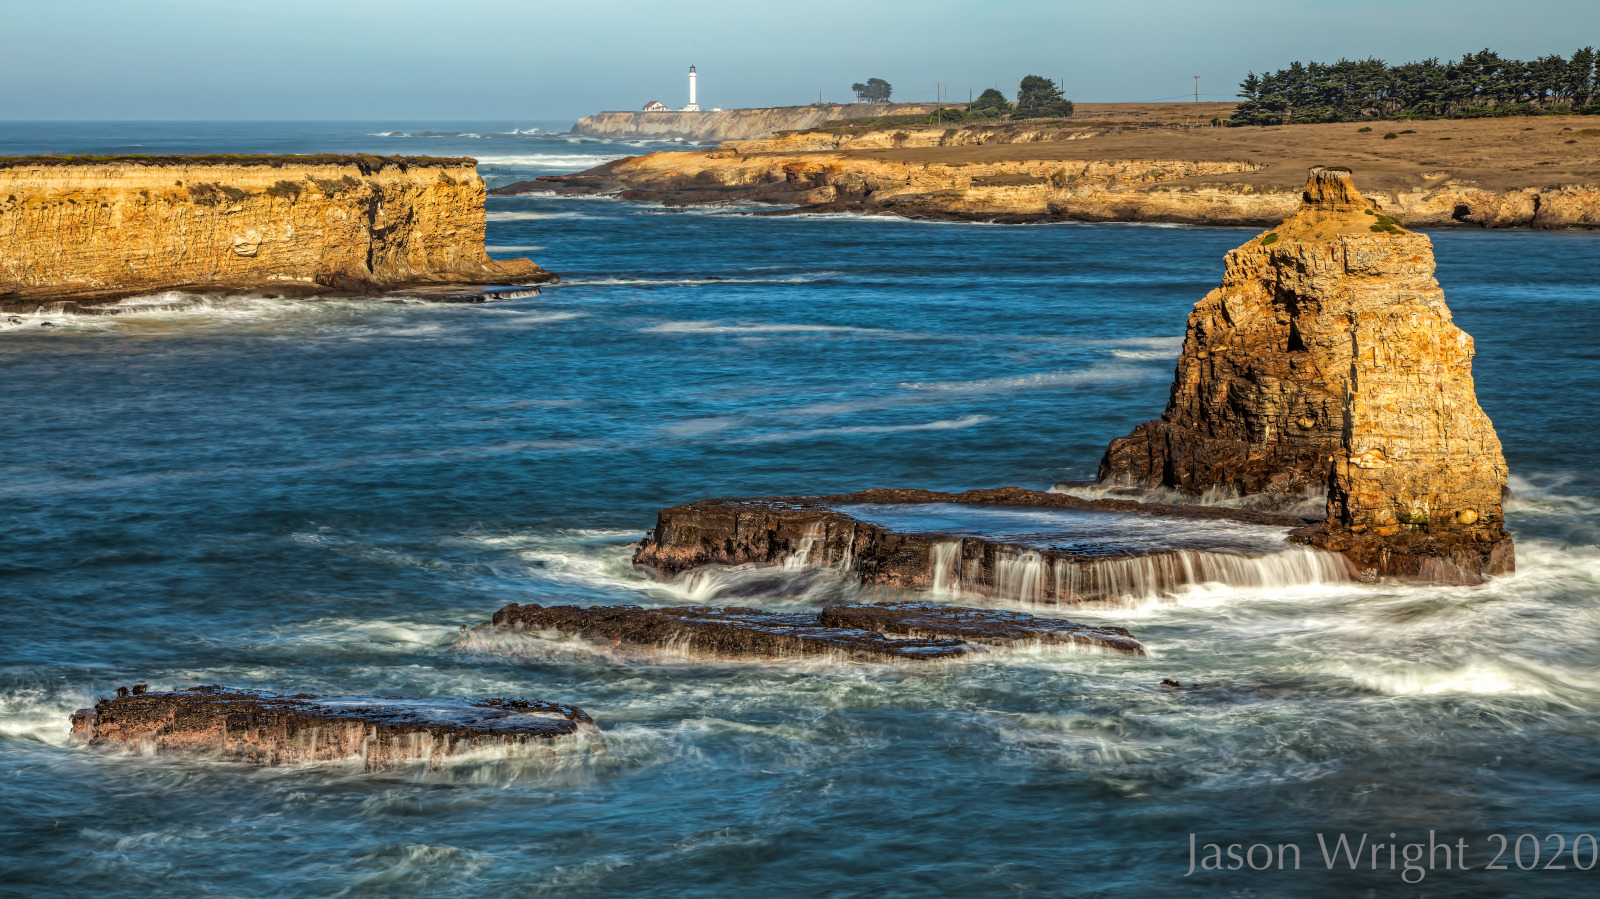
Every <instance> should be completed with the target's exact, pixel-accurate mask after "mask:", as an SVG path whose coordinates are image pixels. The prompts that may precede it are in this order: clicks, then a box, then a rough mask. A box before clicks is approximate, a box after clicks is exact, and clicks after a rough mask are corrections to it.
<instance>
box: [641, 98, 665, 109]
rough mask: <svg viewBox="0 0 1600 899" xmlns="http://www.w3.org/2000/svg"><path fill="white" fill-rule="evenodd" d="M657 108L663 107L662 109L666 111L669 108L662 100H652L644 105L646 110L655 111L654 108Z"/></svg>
mask: <svg viewBox="0 0 1600 899" xmlns="http://www.w3.org/2000/svg"><path fill="white" fill-rule="evenodd" d="M657 106H659V107H661V108H662V109H666V108H667V104H665V103H663V102H661V101H660V100H651V101H650V102H649V103H646V104H645V105H644V108H645V109H653V108H655V107H657Z"/></svg>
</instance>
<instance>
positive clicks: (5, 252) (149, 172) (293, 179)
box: [0, 157, 553, 308]
mask: <svg viewBox="0 0 1600 899" xmlns="http://www.w3.org/2000/svg"><path fill="white" fill-rule="evenodd" d="M226 159H228V161H221V160H219V159H217V158H215V157H213V158H206V157H191V158H186V157H146V158H140V157H124V158H120V159H109V160H106V159H95V158H92V157H78V158H60V157H54V158H53V157H44V158H34V159H30V158H27V157H22V158H16V159H10V160H0V162H3V165H0V304H4V305H8V306H10V307H12V308H17V307H19V306H23V305H27V304H30V303H32V304H37V303H38V302H41V301H47V300H51V299H62V298H74V297H75V298H92V297H96V296H102V295H111V294H116V293H121V294H123V295H126V294H127V293H128V292H132V291H143V290H156V289H163V288H170V287H182V286H190V285H216V286H220V287H229V288H233V287H238V288H245V287H259V286H268V285H295V284H300V285H320V286H323V287H328V288H335V289H341V290H358V291H359V290H366V289H371V288H373V287H375V286H384V285H399V284H417V283H432V282H455V283H518V284H526V283H536V282H539V281H546V280H550V279H551V278H553V276H552V275H550V274H549V273H548V272H545V271H544V270H542V269H540V268H539V266H537V265H536V264H534V263H533V262H531V261H530V260H527V259H516V260H507V261H502V262H497V261H494V260H491V259H489V257H488V255H487V254H486V253H485V251H484V227H485V226H484V205H483V201H484V184H483V180H482V179H481V178H479V177H478V174H477V170H476V167H475V162H474V161H473V160H471V159H449V160H444V159H440V160H433V159H404V158H399V157H389V158H381V157H334V158H318V157H307V158H306V159H307V160H308V161H305V162H301V161H297V159H296V157H271V158H265V157H263V158H252V157H231V158H226Z"/></svg>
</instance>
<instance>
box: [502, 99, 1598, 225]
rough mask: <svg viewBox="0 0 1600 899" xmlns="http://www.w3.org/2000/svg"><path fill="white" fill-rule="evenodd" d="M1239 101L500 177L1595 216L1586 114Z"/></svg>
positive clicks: (722, 149)
mask: <svg viewBox="0 0 1600 899" xmlns="http://www.w3.org/2000/svg"><path fill="white" fill-rule="evenodd" d="M1232 108H1233V107H1232V104H1225V103H1198V104H1184V103H1168V104H1095V103H1083V104H1079V106H1078V112H1077V114H1076V115H1075V116H1073V117H1072V118H1069V119H1060V120H1030V121H1023V122H1007V123H997V124H965V125H961V126H944V125H932V126H914V125H902V126H896V127H872V126H867V125H860V124H853V123H852V122H850V121H848V120H840V121H833V122H829V123H826V124H824V125H820V126H816V127H813V128H810V129H807V130H795V131H787V132H779V133H775V134H773V135H772V136H770V137H768V138H765V139H760V140H743V141H740V140H734V141H727V142H724V143H723V144H721V145H720V146H719V147H717V148H715V149H708V150H702V151H694V152H669V153H654V154H651V155H648V156H640V157H631V158H627V159H622V160H618V161H615V162H612V163H609V164H607V165H603V166H599V167H597V168H594V169H590V170H588V171H586V172H581V173H578V174H574V175H568V176H548V177H545V178H541V179H539V180H538V181H535V182H521V183H519V184H516V185H510V186H508V187H506V188H502V189H499V190H497V191H496V193H505V194H515V193H526V192H533V191H555V192H557V193H590V194H614V195H617V196H620V197H623V198H625V199H635V200H643V201H654V202H661V203H666V204H669V205H682V204H690V203H728V202H735V201H745V202H757V203H768V204H774V205H781V206H786V207H791V209H792V211H805V212H865V213H879V214H891V215H901V216H908V217H913V218H938V219H955V220H970V221H995V222H1019V223H1020V222H1040V221H1063V220H1066V221H1090V222H1167V223H1183V224H1198V225H1246V226H1266V225H1272V224H1275V223H1277V222H1278V221H1281V220H1282V219H1283V218H1285V217H1286V216H1288V215H1291V214H1293V213H1294V212H1295V210H1296V209H1297V208H1298V206H1299V202H1300V189H1301V186H1302V184H1303V182H1304V173H1305V171H1306V170H1307V169H1309V168H1311V167H1312V166H1314V165H1343V166H1346V167H1348V168H1352V169H1356V170H1358V171H1360V172H1361V173H1362V183H1363V188H1364V189H1365V192H1366V194H1367V195H1368V196H1369V197H1371V198H1372V199H1373V200H1374V201H1376V202H1378V203H1381V204H1382V206H1383V208H1384V211H1385V213H1386V214H1388V215H1391V216H1394V217H1397V218H1399V219H1401V220H1403V221H1405V222H1406V223H1407V224H1409V225H1413V226H1421V227H1443V226H1456V227H1481V228H1593V227H1600V127H1593V126H1594V125H1595V124H1596V123H1595V122H1594V120H1593V119H1592V118H1591V117H1587V116H1554V115H1552V116H1537V117H1519V118H1499V119H1454V120H1434V121H1413V122H1398V121H1396V122H1379V123H1377V124H1376V125H1357V124H1351V123H1341V124H1326V125H1289V126H1276V127H1257V126H1251V127H1239V128H1229V127H1216V126H1213V125H1212V124H1210V123H1211V122H1212V120H1213V119H1220V118H1221V117H1225V116H1226V115H1227V114H1228V113H1229V111H1230V110H1231V109H1232ZM1391 135H1392V136H1391ZM786 211H788V210H786Z"/></svg>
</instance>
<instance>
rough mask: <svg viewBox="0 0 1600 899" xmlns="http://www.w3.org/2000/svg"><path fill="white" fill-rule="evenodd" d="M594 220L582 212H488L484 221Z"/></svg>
mask: <svg viewBox="0 0 1600 899" xmlns="http://www.w3.org/2000/svg"><path fill="white" fill-rule="evenodd" d="M589 218H594V216H591V215H584V214H583V213H581V212H512V211H500V212H487V213H484V219H485V220H486V221H490V222H536V221H546V220H554V219H563V220H569V221H570V220H573V219H589Z"/></svg>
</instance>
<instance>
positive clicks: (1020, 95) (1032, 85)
mask: <svg viewBox="0 0 1600 899" xmlns="http://www.w3.org/2000/svg"><path fill="white" fill-rule="evenodd" d="M1069 115H1072V101H1071V100H1068V99H1067V98H1066V97H1063V96H1062V95H1061V89H1060V88H1058V87H1056V83H1055V82H1054V81H1051V80H1050V79H1048V78H1043V77H1040V76H1038V75H1029V76H1028V77H1026V78H1024V79H1022V83H1021V84H1020V85H1018V88H1017V108H1016V109H1013V110H1012V111H1011V117H1012V118H1013V119H1043V118H1064V117H1066V116H1069Z"/></svg>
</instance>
